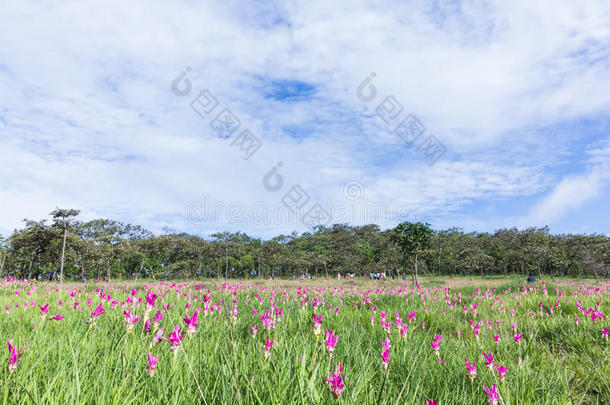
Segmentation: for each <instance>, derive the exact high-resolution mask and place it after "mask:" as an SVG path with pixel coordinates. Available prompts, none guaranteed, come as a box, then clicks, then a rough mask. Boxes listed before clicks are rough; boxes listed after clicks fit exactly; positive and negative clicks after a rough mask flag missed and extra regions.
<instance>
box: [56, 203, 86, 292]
mask: <svg viewBox="0 0 610 405" xmlns="http://www.w3.org/2000/svg"><path fill="white" fill-rule="evenodd" d="M79 214H80V210H75V209H61V208H56V209H55V210H54V211H52V212H51V213H50V214H49V215H51V217H52V218H53V222H54V223H55V226H57V227H58V228H59V229H61V230H62V232H63V241H62V244H61V259H60V262H59V283H60V284H62V283H63V281H64V258H65V256H66V237H67V236H68V230H69V229H70V228H71V226H72V224H73V220H74V218H76V217H77V216H78V215H79Z"/></svg>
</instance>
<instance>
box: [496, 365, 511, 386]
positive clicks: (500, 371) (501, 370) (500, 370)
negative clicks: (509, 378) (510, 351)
mask: <svg viewBox="0 0 610 405" xmlns="http://www.w3.org/2000/svg"><path fill="white" fill-rule="evenodd" d="M496 369H497V370H498V374H499V376H500V382H504V378H505V377H506V371H508V369H507V368H506V367H504V366H496Z"/></svg>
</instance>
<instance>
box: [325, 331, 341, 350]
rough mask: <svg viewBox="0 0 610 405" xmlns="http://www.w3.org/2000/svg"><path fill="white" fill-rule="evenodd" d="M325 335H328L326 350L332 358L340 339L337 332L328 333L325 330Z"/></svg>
mask: <svg viewBox="0 0 610 405" xmlns="http://www.w3.org/2000/svg"><path fill="white" fill-rule="evenodd" d="M324 333H326V343H324V344H325V345H326V350H327V351H328V354H330V355H331V356H332V354H333V352H334V351H335V346H336V345H337V340H339V338H338V337H337V335H335V332H333V331H328V330H326V329H325V330H324Z"/></svg>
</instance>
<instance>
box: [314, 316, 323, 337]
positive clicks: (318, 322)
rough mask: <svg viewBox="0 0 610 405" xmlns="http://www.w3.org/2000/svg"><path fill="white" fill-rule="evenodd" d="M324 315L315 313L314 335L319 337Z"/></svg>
mask: <svg viewBox="0 0 610 405" xmlns="http://www.w3.org/2000/svg"><path fill="white" fill-rule="evenodd" d="M323 317H324V315H320V316H317V315H316V314H315V313H314V314H313V335H314V336H315V337H316V339H318V336H320V332H322V318H323Z"/></svg>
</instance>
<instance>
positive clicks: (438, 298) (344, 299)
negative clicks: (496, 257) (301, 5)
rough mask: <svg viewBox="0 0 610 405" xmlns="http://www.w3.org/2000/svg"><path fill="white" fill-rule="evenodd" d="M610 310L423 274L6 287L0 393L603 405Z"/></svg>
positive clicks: (590, 289) (604, 295)
mask: <svg viewBox="0 0 610 405" xmlns="http://www.w3.org/2000/svg"><path fill="white" fill-rule="evenodd" d="M155 297H156V298H155ZM609 299H610V284H608V283H600V284H598V285H596V284H594V283H593V282H591V281H587V282H579V281H576V280H557V281H556V282H555V283H554V284H551V283H550V280H549V281H547V283H546V284H543V283H536V284H532V285H524V283H523V280H520V279H516V278H509V279H506V278H502V279H490V280H481V279H478V280H477V279H473V280H470V279H459V278H453V279H423V280H422V283H421V285H420V287H419V288H414V287H411V286H410V285H407V284H403V281H402V280H400V281H399V280H388V281H386V282H382V283H379V282H370V281H363V280H350V281H346V280H328V281H325V280H315V281H303V282H297V281H258V280H249V281H247V282H244V281H241V282H240V281H230V282H227V283H222V282H209V281H201V282H194V281H185V282H175V283H173V282H165V283H163V282H149V283H144V282H142V283H133V282H124V283H123V282H116V283H111V284H105V283H89V284H87V285H84V284H65V285H64V286H63V287H60V286H59V285H57V284H47V283H39V284H37V283H31V282H28V281H19V280H14V279H8V280H3V281H0V305H1V306H0V308H1V309H2V315H0V339H2V340H3V342H5V343H6V342H7V341H9V340H10V343H9V344H8V345H5V349H3V350H5V352H4V353H5V355H6V356H3V357H2V359H3V365H2V368H1V369H0V379H1V380H2V383H3V384H2V391H1V392H0V396H1V400H2V403H5V404H14V403H37V404H54V403H62V404H66V403H70V404H77V403H100V404H111V403H115V404H130V403H134V404H136V403H137V404H140V403H148V404H153V403H168V404H199V403H207V404H293V403H295V404H322V403H323V404H330V403H346V404H348V403H353V404H378V403H381V404H403V403H415V404H426V403H434V402H433V401H435V400H436V401H437V402H436V403H437V404H486V403H495V402H494V401H497V403H500V404H570V403H572V404H580V403H585V404H608V403H610V361H609V360H610V359H609V346H610V342H609V341H608V335H607V334H608V327H609V323H610V322H609V321H608V319H607V317H606V315H605V314H606V313H608V312H609V310H610V304H609ZM47 305H48V306H47ZM196 311H197V313H198V317H196V319H195V320H193V315H194V314H195V313H196ZM314 314H315V315H316V316H315V318H314ZM58 315H59V316H58ZM62 317H63V318H62ZM185 317H187V319H186V320H185V319H184V318H185ZM320 317H321V320H320ZM316 320H317V321H316ZM163 328H164V331H163V332H162V334H161V333H159V331H161V330H162V329H163ZM177 328H179V332H178V330H177ZM255 329H256V333H253V331H254V330H255ZM327 331H328V332H327ZM190 332H194V334H193V333H190ZM317 332H319V335H318V336H317V337H316V333H317ZM331 332H332V333H331ZM155 336H157V338H158V337H159V336H163V338H164V339H163V340H160V341H158V343H157V342H155ZM180 336H182V338H181V339H180ZM335 336H336V343H334V340H335ZM168 337H169V340H167V339H168ZM386 339H387V340H386ZM157 340H158V339H157ZM271 341H273V342H272V343H271ZM155 343H157V344H155ZM7 346H8V351H6V347H7ZM172 349H173V350H172ZM19 351H21V356H19ZM330 352H332V353H330ZM149 353H150V356H152V359H151V360H150V361H149ZM484 354H485V355H487V357H488V359H487V363H493V364H489V367H488V365H486V358H485V355H484ZM490 354H491V355H493V362H492V361H491V357H490V356H489V355H490ZM157 357H158V360H156V358H157ZM465 360H466V361H467V362H468V363H469V364H470V365H471V367H470V369H469V368H468V367H467V364H466V362H465ZM155 361H157V362H156V365H154V363H155ZM339 366H340V372H338V371H339ZM473 367H474V368H473ZM331 373H332V374H331ZM475 373H476V375H475ZM331 377H332V378H331ZM326 379H329V380H332V381H326ZM486 388H487V390H486ZM488 391H489V392H491V394H489V393H488ZM495 392H497V397H496V396H495ZM427 401H429V402H427Z"/></svg>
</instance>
